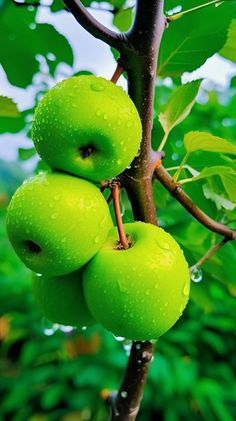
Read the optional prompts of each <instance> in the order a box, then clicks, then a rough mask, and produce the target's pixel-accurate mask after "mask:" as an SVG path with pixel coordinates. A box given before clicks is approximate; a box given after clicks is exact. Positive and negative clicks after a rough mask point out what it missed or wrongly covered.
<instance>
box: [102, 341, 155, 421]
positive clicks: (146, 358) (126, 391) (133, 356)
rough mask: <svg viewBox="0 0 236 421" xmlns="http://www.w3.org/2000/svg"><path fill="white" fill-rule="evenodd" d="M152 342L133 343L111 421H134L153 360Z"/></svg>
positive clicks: (114, 403) (113, 405) (113, 404)
mask: <svg viewBox="0 0 236 421" xmlns="http://www.w3.org/2000/svg"><path fill="white" fill-rule="evenodd" d="M152 353H153V345H152V344H151V343H150V342H148V341H147V342H133V345H132V348H131V353H130V357H129V362H128V365H127V368H126V372H125V375H124V379H123V381H122V384H121V387H120V390H119V392H118V394H117V396H116V398H115V400H114V401H113V403H112V415H111V418H110V421H134V420H135V418H136V416H137V414H138V411H139V407H140V402H141V399H142V395H143V386H144V383H145V381H146V378H147V374H148V368H149V364H150V361H151V359H152Z"/></svg>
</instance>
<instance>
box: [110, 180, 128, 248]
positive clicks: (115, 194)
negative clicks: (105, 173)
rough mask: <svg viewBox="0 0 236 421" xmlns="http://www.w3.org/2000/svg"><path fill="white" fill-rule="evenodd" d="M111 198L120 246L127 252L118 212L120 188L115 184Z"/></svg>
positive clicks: (126, 241)
mask: <svg viewBox="0 0 236 421" xmlns="http://www.w3.org/2000/svg"><path fill="white" fill-rule="evenodd" d="M111 192H112V198H113V204H114V211H115V215H116V223H117V228H118V232H119V239H120V244H121V245H122V247H123V248H124V249H125V250H127V249H128V248H129V242H128V240H127V237H126V234H125V230H124V225H123V222H122V217H121V211H120V199H119V196H120V188H119V186H118V185H117V184H115V185H114V186H113V187H112V189H111Z"/></svg>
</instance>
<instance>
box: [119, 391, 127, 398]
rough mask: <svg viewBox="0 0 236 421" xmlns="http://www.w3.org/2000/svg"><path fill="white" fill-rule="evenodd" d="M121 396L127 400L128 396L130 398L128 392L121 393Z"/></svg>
mask: <svg viewBox="0 0 236 421" xmlns="http://www.w3.org/2000/svg"><path fill="white" fill-rule="evenodd" d="M120 396H121V397H122V398H123V399H126V398H127V396H128V393H127V392H126V390H122V392H121V394H120Z"/></svg>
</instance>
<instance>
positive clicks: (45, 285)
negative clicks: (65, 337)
mask: <svg viewBox="0 0 236 421" xmlns="http://www.w3.org/2000/svg"><path fill="white" fill-rule="evenodd" d="M33 294H34V297H35V299H36V302H37V303H38V305H39V307H40V309H41V311H42V313H43V315H44V316H45V317H46V318H47V319H49V320H51V321H52V322H54V323H60V324H63V325H69V326H77V327H83V326H90V325H92V324H95V323H96V322H95V320H94V319H93V317H92V315H91V314H90V312H89V310H88V307H87V304H86V302H85V299H84V294H83V288H82V272H81V270H79V271H76V272H73V273H70V274H68V275H64V276H54V277H46V276H42V275H41V276H38V275H36V274H34V275H33Z"/></svg>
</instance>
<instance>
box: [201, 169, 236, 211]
mask: <svg viewBox="0 0 236 421" xmlns="http://www.w3.org/2000/svg"><path fill="white" fill-rule="evenodd" d="M213 176H217V177H220V178H221V181H222V183H223V186H224V188H225V191H226V193H227V195H228V198H229V199H230V201H232V202H233V203H234V207H235V206H236V205H235V204H236V189H235V187H236V172H235V171H234V170H233V168H231V167H224V166H220V165H219V166H214V167H209V168H204V169H203V170H202V171H201V172H200V173H199V174H198V175H197V176H196V177H194V180H195V181H198V180H202V179H204V178H210V177H213ZM232 202H231V203H232ZM226 205H227V206H228V205H229V204H226ZM230 206H231V205H230ZM231 207H232V206H231ZM228 209H229V208H228ZM230 210H232V209H230Z"/></svg>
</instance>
